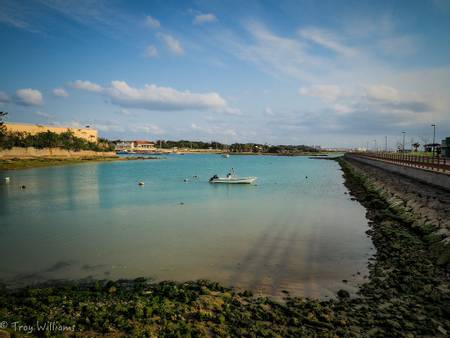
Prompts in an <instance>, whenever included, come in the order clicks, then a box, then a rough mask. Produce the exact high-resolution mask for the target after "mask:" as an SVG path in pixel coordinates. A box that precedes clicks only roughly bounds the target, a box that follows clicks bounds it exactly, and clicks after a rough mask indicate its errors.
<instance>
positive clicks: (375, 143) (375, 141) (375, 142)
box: [373, 140, 378, 152]
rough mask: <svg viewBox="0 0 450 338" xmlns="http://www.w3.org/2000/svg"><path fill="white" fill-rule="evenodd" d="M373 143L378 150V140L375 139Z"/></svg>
mask: <svg viewBox="0 0 450 338" xmlns="http://www.w3.org/2000/svg"><path fill="white" fill-rule="evenodd" d="M373 144H374V145H375V152H378V146H377V140H373Z"/></svg>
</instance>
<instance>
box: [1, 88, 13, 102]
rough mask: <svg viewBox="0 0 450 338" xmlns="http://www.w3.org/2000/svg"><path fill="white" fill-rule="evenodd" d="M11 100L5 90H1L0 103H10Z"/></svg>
mask: <svg viewBox="0 0 450 338" xmlns="http://www.w3.org/2000/svg"><path fill="white" fill-rule="evenodd" d="M9 101H11V98H10V97H9V95H8V94H6V93H5V92H2V91H0V103H8V102H9Z"/></svg>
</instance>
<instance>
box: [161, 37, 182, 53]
mask: <svg viewBox="0 0 450 338" xmlns="http://www.w3.org/2000/svg"><path fill="white" fill-rule="evenodd" d="M158 37H159V38H160V39H162V40H163V42H164V44H165V45H166V47H167V48H168V49H169V50H170V51H171V52H172V53H173V54H175V55H183V54H184V49H183V47H182V46H181V43H180V41H178V40H177V39H175V38H174V37H173V36H172V35H169V34H163V33H158Z"/></svg>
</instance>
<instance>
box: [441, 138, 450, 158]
mask: <svg viewBox="0 0 450 338" xmlns="http://www.w3.org/2000/svg"><path fill="white" fill-rule="evenodd" d="M441 149H442V156H445V157H450V137H446V138H445V139H444V140H442V144H441Z"/></svg>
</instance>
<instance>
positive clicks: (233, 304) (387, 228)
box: [0, 159, 450, 337]
mask: <svg viewBox="0 0 450 338" xmlns="http://www.w3.org/2000/svg"><path fill="white" fill-rule="evenodd" d="M339 161H340V164H341V167H342V169H343V172H344V176H345V184H346V186H347V187H348V188H349V190H350V192H351V194H352V195H353V196H354V198H356V199H358V200H359V201H360V203H361V204H363V205H364V206H365V207H366V208H367V217H368V219H369V220H370V230H369V231H368V234H369V235H370V236H371V238H372V240H373V243H374V246H375V247H376V254H375V256H374V257H372V258H371V259H370V261H369V271H370V275H369V276H368V279H367V282H366V283H364V284H363V285H361V286H360V290H359V292H358V297H350V296H349V293H348V292H347V291H345V290H339V291H338V293H337V297H336V299H332V300H326V301H321V300H314V299H304V298H296V297H289V296H288V295H287V297H286V301H285V302H284V303H278V302H275V301H273V300H271V299H269V298H255V297H253V296H252V295H251V294H250V293H249V292H242V293H239V292H236V291H235V290H233V289H231V288H225V287H223V286H221V285H219V284H217V283H214V282H208V281H196V282H188V283H174V282H162V283H156V284H154V283H149V282H147V281H146V280H144V279H137V280H134V281H116V282H113V281H79V282H70V283H68V282H67V283H61V282H60V283H52V284H48V285H40V286H34V287H28V288H22V289H18V290H10V289H6V288H3V289H2V290H1V292H0V321H6V322H8V323H12V322H18V323H21V324H27V325H29V326H31V327H36V322H37V321H39V322H40V323H43V322H56V323H59V324H60V325H65V326H66V327H68V328H69V329H67V330H66V333H69V334H72V333H73V334H75V335H77V336H79V337H84V336H94V335H98V336H100V335H104V334H111V335H113V336H130V335H133V336H145V335H147V336H214V335H219V336H253V337H254V336H258V337H259V336H270V337H272V336H277V335H280V336H292V337H299V336H320V337H335V336H352V337H367V336H378V337H386V336H406V337H415V336H442V337H444V336H447V335H448V334H449V332H450V291H449V287H448V286H449V285H450V284H449V282H450V280H449V263H448V262H445V260H444V261H440V260H439V257H441V256H440V255H441V254H442V252H440V253H436V252H434V251H433V250H432V248H433V243H435V241H436V239H435V238H430V237H429V234H430V233H431V231H432V229H430V226H428V225H424V224H423V225H421V226H416V227H412V226H411V225H412V222H414V220H413V216H412V215H411V214H408V213H406V212H405V211H404V210H402V209H401V208H400V207H398V205H397V204H396V203H395V201H389V200H388V199H386V197H385V195H384V194H383V191H382V190H380V189H379V188H378V187H377V186H375V185H373V183H372V182H371V181H370V179H369V178H367V177H366V176H364V175H362V174H361V173H359V172H356V171H355V170H353V168H352V167H351V165H349V164H348V163H347V162H345V161H344V160H342V159H340V160H339ZM17 325H18V324H17ZM72 328H73V330H74V331H73V332H72V331H70V329H72ZM7 330H8V331H9V332H14V329H13V328H12V327H11V324H9V326H8V328H7ZM58 333H59V332H56V333H55V332H54V331H53V332H48V331H40V332H36V331H34V332H32V335H45V334H49V335H56V334H58Z"/></svg>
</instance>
